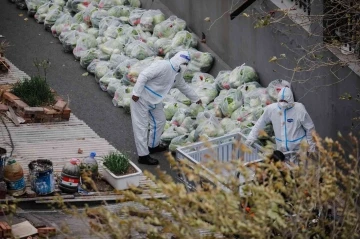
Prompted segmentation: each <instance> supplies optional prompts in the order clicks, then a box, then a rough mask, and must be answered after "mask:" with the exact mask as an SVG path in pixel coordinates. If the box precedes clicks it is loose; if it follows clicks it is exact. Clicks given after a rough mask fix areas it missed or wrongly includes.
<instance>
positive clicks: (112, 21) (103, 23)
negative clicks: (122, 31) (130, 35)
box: [98, 16, 122, 36]
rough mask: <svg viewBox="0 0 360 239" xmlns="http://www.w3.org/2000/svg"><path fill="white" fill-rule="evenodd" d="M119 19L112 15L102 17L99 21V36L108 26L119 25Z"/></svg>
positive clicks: (102, 34)
mask: <svg viewBox="0 0 360 239" xmlns="http://www.w3.org/2000/svg"><path fill="white" fill-rule="evenodd" d="M121 25H122V23H121V21H120V20H119V19H118V18H116V17H112V16H107V17H103V18H102V19H101V20H100V22H99V27H98V28H99V36H104V32H105V31H106V30H107V29H108V27H109V26H115V27H118V26H121Z"/></svg>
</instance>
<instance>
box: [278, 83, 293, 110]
mask: <svg viewBox="0 0 360 239" xmlns="http://www.w3.org/2000/svg"><path fill="white" fill-rule="evenodd" d="M277 100H278V106H279V107H280V108H281V109H289V108H292V107H294V95H293V93H292V91H291V89H290V88H288V87H284V88H282V89H281V90H280V92H279V94H278V99H277ZM280 100H286V101H287V103H285V102H280Z"/></svg>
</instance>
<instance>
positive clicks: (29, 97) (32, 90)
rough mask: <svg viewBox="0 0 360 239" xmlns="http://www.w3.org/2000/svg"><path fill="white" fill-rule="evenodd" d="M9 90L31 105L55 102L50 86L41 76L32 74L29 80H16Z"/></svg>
mask: <svg viewBox="0 0 360 239" xmlns="http://www.w3.org/2000/svg"><path fill="white" fill-rule="evenodd" d="M11 92H12V93H13V94H15V95H16V96H18V97H20V98H21V99H22V100H23V101H25V102H26V103H27V104H28V105H29V106H32V107H35V106H44V105H49V104H53V103H54V102H55V99H54V95H53V93H52V92H51V89H50V86H49V85H48V83H47V82H46V79H44V78H43V77H41V76H33V77H31V79H30V80H29V79H25V80H24V81H21V82H17V83H16V84H15V85H14V87H13V89H12V91H11Z"/></svg>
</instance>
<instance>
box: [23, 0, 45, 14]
mask: <svg viewBox="0 0 360 239" xmlns="http://www.w3.org/2000/svg"><path fill="white" fill-rule="evenodd" d="M47 2H48V0H25V4H26V7H27V9H28V15H29V16H34V14H35V13H36V11H37V10H38V8H39V7H40V6H42V5H44V4H45V3H47Z"/></svg>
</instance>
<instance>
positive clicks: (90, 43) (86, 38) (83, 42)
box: [73, 33, 97, 60]
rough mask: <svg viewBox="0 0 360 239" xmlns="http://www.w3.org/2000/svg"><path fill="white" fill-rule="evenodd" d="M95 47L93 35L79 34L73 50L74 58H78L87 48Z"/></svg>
mask: <svg viewBox="0 0 360 239" xmlns="http://www.w3.org/2000/svg"><path fill="white" fill-rule="evenodd" d="M95 47H97V42H96V39H95V37H94V36H93V35H90V34H87V33H84V34H81V36H79V38H78V39H77V41H76V47H75V48H74V50H73V54H74V56H75V59H76V60H80V58H81V57H82V56H83V55H84V54H85V52H86V51H87V50H88V49H90V48H95Z"/></svg>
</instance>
